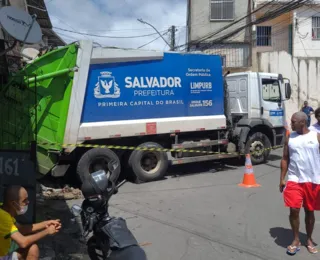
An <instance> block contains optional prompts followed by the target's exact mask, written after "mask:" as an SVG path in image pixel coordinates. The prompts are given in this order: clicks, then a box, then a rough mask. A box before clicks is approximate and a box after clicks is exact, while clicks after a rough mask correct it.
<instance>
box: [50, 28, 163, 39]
mask: <svg viewBox="0 0 320 260" xmlns="http://www.w3.org/2000/svg"><path fill="white" fill-rule="evenodd" d="M53 28H55V29H57V30H61V31H65V32H71V33H75V34H80V35H87V36H92V37H99V38H113V39H130V38H142V37H147V36H152V35H156V34H158V33H150V34H145V35H137V36H110V35H99V34H91V33H82V32H76V31H72V30H67V29H63V28H59V27H53ZM162 32H163V31H162Z"/></svg>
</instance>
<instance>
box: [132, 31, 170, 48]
mask: <svg viewBox="0 0 320 260" xmlns="http://www.w3.org/2000/svg"><path fill="white" fill-rule="evenodd" d="M166 34H167V33H164V34H162V36H164V35H166ZM160 38H161V36H158V37H157V38H155V39H153V40H152V41H150V42H147V43H145V44H143V45H141V46H139V47H138V48H137V49H141V48H143V47H145V46H147V45H149V44H150V43H153V42H155V41H156V40H158V39H160Z"/></svg>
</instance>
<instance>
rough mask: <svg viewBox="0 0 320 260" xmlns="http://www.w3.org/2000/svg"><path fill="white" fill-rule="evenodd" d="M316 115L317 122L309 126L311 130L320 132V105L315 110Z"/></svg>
mask: <svg viewBox="0 0 320 260" xmlns="http://www.w3.org/2000/svg"><path fill="white" fill-rule="evenodd" d="M314 117H315V118H316V119H317V123H315V124H313V125H312V126H310V127H309V130H311V131H315V132H317V133H319V134H320V107H318V108H317V109H316V110H315V111H314Z"/></svg>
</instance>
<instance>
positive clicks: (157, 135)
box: [0, 40, 291, 182]
mask: <svg viewBox="0 0 320 260" xmlns="http://www.w3.org/2000/svg"><path fill="white" fill-rule="evenodd" d="M30 93H35V95H30ZM290 95H291V86H290V80H289V79H286V78H284V77H283V76H282V75H281V74H277V73H264V72H252V71H248V72H240V73H226V74H225V75H223V67H222V63H221V57H220V56H219V55H209V54H204V53H179V52H161V51H145V50H132V49H116V48H102V47H94V46H93V43H92V41H86V40H82V41H78V42H74V43H71V44H69V45H67V46H63V47H61V48H58V49H55V50H52V51H50V52H48V53H46V54H44V55H42V56H40V57H38V58H36V59H35V60H33V61H32V62H29V63H28V64H26V66H25V67H24V68H23V69H22V70H21V71H19V72H17V73H16V74H15V75H14V76H12V77H11V78H10V80H9V81H8V83H7V84H6V86H5V87H4V88H2V89H1V94H0V99H1V102H0V106H1V111H2V112H1V118H2V119H1V121H2V122H1V128H3V129H2V130H5V131H2V132H5V134H1V136H0V138H1V139H0V141H1V142H0V143H2V147H4V148H8V149H12V148H13V146H15V147H16V146H17V145H18V144H19V143H20V145H21V144H26V143H28V141H29V140H30V138H32V140H33V141H35V142H36V145H37V170H38V173H40V174H41V175H42V176H43V175H47V174H51V175H52V176H54V177H62V176H64V175H65V174H66V173H67V172H69V171H71V172H72V173H74V174H76V176H77V177H79V179H80V180H83V179H84V178H86V176H89V174H90V173H92V172H94V171H96V170H99V169H105V170H108V169H107V168H108V164H109V162H110V161H112V160H118V161H120V162H121V167H122V168H123V169H126V171H125V172H126V173H127V172H130V174H132V176H134V178H135V179H136V180H138V181H141V182H148V181H154V180H158V179H160V178H163V176H164V175H165V174H166V172H167V169H168V167H169V166H170V165H177V164H185V163H192V162H201V161H208V160H221V159H224V158H232V157H239V155H245V154H248V153H250V154H251V160H252V163H253V164H260V163H264V162H266V161H267V160H268V157H269V154H270V150H271V148H272V147H275V146H279V145H281V144H283V141H284V137H285V100H288V99H290ZM30 136H31V137H30ZM17 140H18V141H17ZM11 141H12V143H11Z"/></svg>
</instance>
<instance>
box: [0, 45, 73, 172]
mask: <svg viewBox="0 0 320 260" xmlns="http://www.w3.org/2000/svg"><path fill="white" fill-rule="evenodd" d="M77 52H78V45H77V44H71V45H68V46H66V47H63V48H60V49H57V50H54V51H51V52H50V53H47V54H45V55H43V56H41V57H39V58H38V59H36V60H35V61H33V62H32V63H30V64H28V65H27V66H26V67H25V68H24V69H23V70H21V71H19V72H18V73H17V74H15V75H14V76H12V77H11V78H10V79H9V82H8V84H6V85H5V86H3V87H2V89H1V93H0V100H1V102H0V111H1V117H0V119H1V122H2V123H1V125H0V131H1V135H0V146H1V147H0V148H1V149H28V147H30V142H31V141H37V142H38V143H39V144H38V146H37V158H38V171H39V172H40V173H41V174H46V173H47V172H48V171H50V170H51V169H52V167H53V166H54V165H55V164H56V163H57V161H58V156H57V153H55V151H56V152H60V151H61V149H62V147H61V144H62V143H63V138H64V134H65V131H66V121H67V115H68V109H69V104H70V95H71V89H72V84H73V73H74V69H75V65H76V60H77ZM45 143H50V145H46V144H45ZM52 143H56V145H53V144H52ZM50 151H52V152H50Z"/></svg>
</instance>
